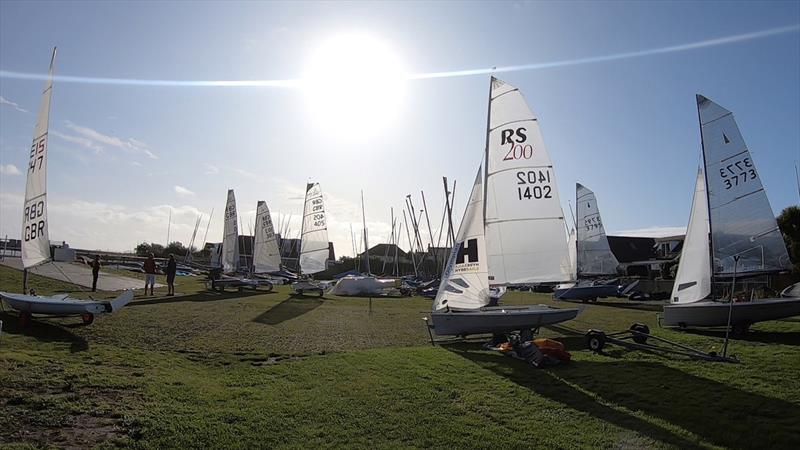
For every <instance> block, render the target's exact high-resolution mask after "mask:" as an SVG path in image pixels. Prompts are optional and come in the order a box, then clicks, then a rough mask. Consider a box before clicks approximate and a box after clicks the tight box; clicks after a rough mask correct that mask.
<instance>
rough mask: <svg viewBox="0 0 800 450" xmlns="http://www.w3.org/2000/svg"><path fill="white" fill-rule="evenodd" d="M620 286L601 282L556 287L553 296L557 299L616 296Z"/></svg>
mask: <svg viewBox="0 0 800 450" xmlns="http://www.w3.org/2000/svg"><path fill="white" fill-rule="evenodd" d="M619 291H620V288H619V286H617V285H616V284H601V285H598V286H572V287H566V288H556V289H555V290H553V297H554V298H557V299H559V300H588V299H594V298H598V297H616V296H617V295H619Z"/></svg>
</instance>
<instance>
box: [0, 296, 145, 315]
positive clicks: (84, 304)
mask: <svg viewBox="0 0 800 450" xmlns="http://www.w3.org/2000/svg"><path fill="white" fill-rule="evenodd" d="M0 298H2V299H3V300H4V301H5V302H6V303H7V304H8V305H9V306H11V307H12V308H14V309H16V310H17V311H19V312H24V313H29V314H43V315H50V316H80V315H83V314H87V313H88V314H95V315H96V314H108V313H112V312H114V311H116V310H118V309H120V308H122V307H123V306H125V305H126V304H128V303H129V302H130V301H131V300H133V291H125V292H123V293H122V294H121V295H120V296H119V297H117V298H116V299H114V300H102V301H95V300H78V299H74V298H69V297H68V296H67V295H66V294H62V295H53V296H51V297H45V296H39V295H22V294H11V293H6V292H0Z"/></svg>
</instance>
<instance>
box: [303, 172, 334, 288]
mask: <svg viewBox="0 0 800 450" xmlns="http://www.w3.org/2000/svg"><path fill="white" fill-rule="evenodd" d="M328 255H329V251H328V227H327V222H326V220H325V205H324V203H323V201H322V189H320V187H319V183H308V184H307V185H306V203H305V206H304V207H303V228H302V231H301V232H300V272H301V273H304V274H308V275H310V274H314V273H317V272H322V271H323V270H325V269H326V268H327V266H326V262H327V260H328Z"/></svg>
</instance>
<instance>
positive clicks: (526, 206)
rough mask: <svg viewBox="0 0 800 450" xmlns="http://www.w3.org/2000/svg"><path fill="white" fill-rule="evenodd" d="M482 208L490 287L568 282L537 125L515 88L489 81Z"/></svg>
mask: <svg viewBox="0 0 800 450" xmlns="http://www.w3.org/2000/svg"><path fill="white" fill-rule="evenodd" d="M485 209H486V212H485V216H486V217H485V220H486V244H487V254H488V257H489V261H488V266H489V282H490V284H492V285H507V284H515V283H531V282H552V281H565V280H569V279H570V266H571V262H570V257H569V253H568V250H567V236H566V233H565V232H564V230H565V223H564V213H563V211H562V210H561V200H560V199H559V195H558V188H557V186H556V177H555V172H554V171H553V164H552V162H551V161H550V155H549V154H548V153H547V150H546V149H545V146H544V142H543V141H542V135H541V132H540V130H539V123H538V120H537V118H536V117H535V116H534V115H533V113H532V112H531V110H530V109H529V108H528V105H527V104H526V103H525V99H524V98H523V97H522V93H520V92H519V90H518V89H517V88H515V87H514V86H511V85H510V84H507V83H505V82H503V81H501V80H498V79H496V78H494V77H492V80H491V94H490V100H489V127H488V137H487V145H486V205H485Z"/></svg>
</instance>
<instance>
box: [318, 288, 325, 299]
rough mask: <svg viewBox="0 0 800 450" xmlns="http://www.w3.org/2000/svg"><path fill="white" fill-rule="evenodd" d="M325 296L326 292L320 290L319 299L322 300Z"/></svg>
mask: <svg viewBox="0 0 800 450" xmlns="http://www.w3.org/2000/svg"><path fill="white" fill-rule="evenodd" d="M323 295H325V291H323V290H322V289H320V290H319V298H322V296H323Z"/></svg>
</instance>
